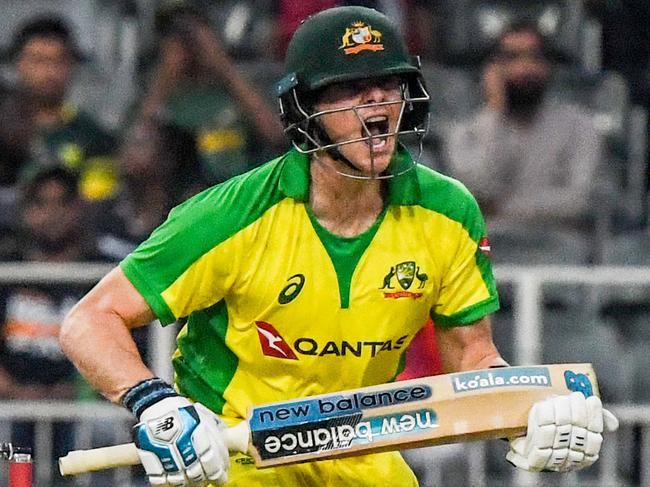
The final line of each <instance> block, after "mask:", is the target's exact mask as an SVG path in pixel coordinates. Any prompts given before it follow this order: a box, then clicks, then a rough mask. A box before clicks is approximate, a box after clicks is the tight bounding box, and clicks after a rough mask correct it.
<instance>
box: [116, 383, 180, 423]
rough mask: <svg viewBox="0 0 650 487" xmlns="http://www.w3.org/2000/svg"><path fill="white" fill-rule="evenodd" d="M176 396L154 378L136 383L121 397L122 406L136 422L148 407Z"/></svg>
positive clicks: (171, 388)
mask: <svg viewBox="0 0 650 487" xmlns="http://www.w3.org/2000/svg"><path fill="white" fill-rule="evenodd" d="M174 396H178V393H177V392H176V391H175V390H174V388H173V387H172V386H170V385H169V384H168V383H167V382H165V381H164V380H162V379H160V378H158V377H154V378H152V379H145V380H143V381H141V382H138V383H137V384H136V385H134V386H133V387H131V388H130V389H129V390H128V391H126V394H124V396H123V397H122V404H123V405H124V407H125V408H126V409H128V410H129V411H131V412H132V413H133V414H134V416H135V417H136V418H138V420H139V419H140V415H141V414H142V412H143V411H144V410H145V409H147V408H148V407H149V406H151V405H153V404H156V403H157V402H158V401H162V400H163V399H165V398H167V397H174Z"/></svg>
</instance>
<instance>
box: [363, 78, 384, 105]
mask: <svg viewBox="0 0 650 487" xmlns="http://www.w3.org/2000/svg"><path fill="white" fill-rule="evenodd" d="M385 99H386V90H385V89H384V88H383V87H382V86H381V85H378V84H375V83H368V84H367V85H366V86H365V87H364V90H363V96H362V101H363V103H364V104H366V103H378V102H382V101H384V100H385Z"/></svg>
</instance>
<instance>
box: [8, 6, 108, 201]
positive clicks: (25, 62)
mask: <svg viewBox="0 0 650 487" xmlns="http://www.w3.org/2000/svg"><path fill="white" fill-rule="evenodd" d="M9 56H10V59H11V60H12V62H13V64H14V67H15V72H16V79H17V82H16V86H13V87H12V88H11V89H10V90H9V91H8V92H7V93H5V94H4V96H2V97H1V98H0V147H2V148H3V149H4V150H3V157H2V159H1V160H0V186H11V185H13V184H15V183H16V182H17V181H18V180H19V179H20V178H21V177H29V176H30V175H31V174H33V173H35V172H37V171H38V170H40V169H41V168H43V167H51V166H57V165H63V166H65V167H67V168H69V169H71V170H73V171H75V172H76V173H78V174H79V175H80V187H81V191H82V194H83V196H84V197H86V198H88V199H97V198H103V197H106V196H107V195H109V194H110V193H111V191H113V189H114V174H113V166H112V159H111V153H112V152H113V150H114V139H113V137H112V136H111V135H110V134H108V133H107V132H106V131H105V130H104V129H103V128H102V127H101V126H100V125H99V124H98V123H97V122H96V121H95V120H94V119H93V118H92V117H91V116H90V115H89V114H87V113H85V112H83V111H81V110H79V109H78V108H77V107H76V106H74V105H73V104H72V103H70V102H69V101H68V100H67V99H66V97H67V94H68V90H69V89H70V87H71V83H72V77H73V74H74V70H75V67H76V65H77V63H78V62H80V61H81V60H82V56H81V53H80V52H79V50H78V48H77V46H76V44H75V40H74V38H73V36H72V34H71V32H70V30H69V29H68V27H67V26H66V25H65V23H64V22H63V21H62V20H61V19H59V18H54V17H42V18H41V17H39V18H35V19H33V20H29V21H28V22H27V23H26V24H25V25H24V26H23V27H21V28H20V29H19V30H18V31H17V32H16V34H15V35H14V38H13V42H12V45H11V48H10V52H9Z"/></svg>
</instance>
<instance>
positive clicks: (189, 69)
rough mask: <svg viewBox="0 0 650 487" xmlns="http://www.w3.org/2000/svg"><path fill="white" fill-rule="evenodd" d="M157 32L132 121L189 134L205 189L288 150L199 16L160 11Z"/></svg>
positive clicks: (176, 8) (273, 120) (270, 115)
mask: <svg viewBox="0 0 650 487" xmlns="http://www.w3.org/2000/svg"><path fill="white" fill-rule="evenodd" d="M156 32H157V35H158V41H157V46H156V50H157V60H156V64H155V66H154V68H153V70H152V71H151V73H150V78H149V79H150V82H149V85H148V87H147V89H146V92H145V95H144V98H143V102H142V105H141V106H140V107H139V113H138V119H139V120H140V121H141V122H144V123H147V122H150V121H152V120H153V121H155V122H156V123H157V124H163V125H169V126H173V127H175V128H176V129H178V130H182V131H185V132H187V133H189V134H190V135H191V136H192V137H193V139H194V141H195V150H196V153H197V156H198V161H199V164H200V170H201V173H202V175H203V178H205V180H206V182H207V183H208V184H214V183H217V182H221V181H224V180H226V179H228V178H230V177H232V176H234V175H236V174H239V173H242V172H245V171H246V170H248V169H251V168H252V167H253V166H254V165H256V164H257V163H260V162H262V161H264V160H265V159H266V158H268V156H269V154H274V153H276V152H277V150H278V148H283V147H285V146H286V141H285V139H284V136H283V133H282V129H281V126H280V124H279V122H278V121H277V117H276V116H275V113H274V110H273V109H272V108H271V106H270V105H269V104H268V103H267V101H266V99H265V98H264V96H263V95H261V94H260V91H259V89H258V88H261V87H257V86H254V85H252V84H251V83H250V82H249V81H248V80H247V79H246V77H245V76H244V75H243V74H242V73H241V71H240V69H239V68H238V66H236V64H235V63H234V62H233V60H232V59H231V58H230V57H229V55H228V54H227V52H226V49H225V47H224V46H223V45H222V43H221V41H220V40H219V38H218V36H217V35H216V34H215V32H214V31H213V29H212V27H211V26H210V25H209V24H208V22H207V21H206V20H205V18H204V17H203V16H202V15H201V13H200V12H199V11H197V10H195V9H193V8H192V7H190V6H188V5H183V4H181V5H173V6H172V7H166V8H163V9H161V10H160V11H159V12H158V14H157V20H156ZM136 125H137V124H136Z"/></svg>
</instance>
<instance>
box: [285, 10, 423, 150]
mask: <svg viewBox="0 0 650 487" xmlns="http://www.w3.org/2000/svg"><path fill="white" fill-rule="evenodd" d="M285 65H286V73H287V74H286V76H285V77H284V78H283V79H282V80H280V82H279V83H278V85H277V95H278V98H279V102H280V113H281V117H282V122H283V124H284V127H285V132H286V133H287V135H288V136H289V138H290V139H291V141H292V142H293V144H294V146H296V148H298V150H301V151H303V152H307V153H309V152H313V151H316V150H322V149H329V148H331V147H333V146H334V144H331V141H329V140H328V137H327V136H326V134H323V133H322V130H320V127H319V123H318V117H319V115H321V113H315V112H314V106H313V105H314V103H315V101H316V99H317V96H318V93H319V92H320V91H321V90H322V89H323V88H325V87H326V86H328V85H330V84H333V83H339V82H345V81H356V80H364V79H372V78H381V77H387V76H394V75H396V76H399V77H400V78H401V80H402V86H403V88H402V100H401V101H400V102H399V103H402V104H403V111H402V117H401V120H400V124H399V129H398V132H397V134H398V135H401V134H406V133H411V134H416V135H417V136H418V137H419V139H420V140H421V138H422V137H424V135H425V134H426V130H427V126H428V114H429V94H428V92H427V90H426V87H425V84H424V80H423V78H422V73H421V70H420V63H419V59H418V58H417V57H411V56H410V55H409V54H408V51H407V49H406V46H405V44H404V41H403V40H402V38H401V36H400V34H399V32H398V30H397V27H396V26H395V25H394V24H393V23H392V22H390V21H389V20H388V18H387V17H386V16H385V15H383V14H382V13H380V12H378V11H376V10H373V9H370V8H365V7H358V6H351V7H335V8H331V9H328V10H324V11H322V12H319V13H317V14H315V15H313V16H311V17H309V18H308V19H306V20H305V21H304V22H303V23H302V24H301V25H300V27H299V28H298V29H297V30H296V32H295V34H294V35H293V38H292V39H291V42H290V43H289V47H288V49H287V55H286V60H285ZM358 140H363V138H362V139H357V140H354V141H346V142H344V143H351V142H356V141H358ZM336 145H342V144H336Z"/></svg>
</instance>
